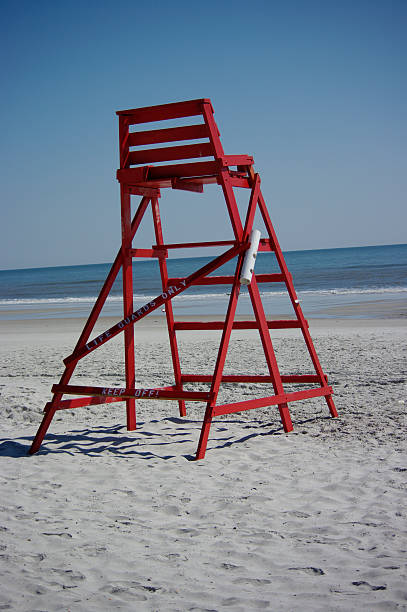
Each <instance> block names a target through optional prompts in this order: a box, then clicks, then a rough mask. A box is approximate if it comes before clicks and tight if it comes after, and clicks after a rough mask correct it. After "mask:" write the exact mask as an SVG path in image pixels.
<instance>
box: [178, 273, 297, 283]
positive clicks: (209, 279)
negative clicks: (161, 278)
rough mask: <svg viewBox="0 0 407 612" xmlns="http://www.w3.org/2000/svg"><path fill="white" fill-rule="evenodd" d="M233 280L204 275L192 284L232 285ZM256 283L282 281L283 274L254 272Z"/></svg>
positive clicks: (227, 277) (226, 277) (231, 278)
mask: <svg viewBox="0 0 407 612" xmlns="http://www.w3.org/2000/svg"><path fill="white" fill-rule="evenodd" d="M180 280H181V278H169V279H168V283H169V284H177V283H179V281H180ZM234 280H235V277H234V276H229V275H228V276H204V277H202V278H198V279H197V280H196V281H195V282H193V283H192V284H193V285H232V284H233V281H234ZM256 281H257V282H258V283H284V282H285V279H284V275H283V274H256Z"/></svg>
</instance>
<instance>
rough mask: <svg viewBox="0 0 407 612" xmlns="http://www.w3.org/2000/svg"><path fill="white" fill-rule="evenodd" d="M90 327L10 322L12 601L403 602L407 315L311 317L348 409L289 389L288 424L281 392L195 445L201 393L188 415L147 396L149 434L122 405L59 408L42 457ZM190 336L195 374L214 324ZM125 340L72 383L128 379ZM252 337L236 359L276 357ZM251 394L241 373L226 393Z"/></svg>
mask: <svg viewBox="0 0 407 612" xmlns="http://www.w3.org/2000/svg"><path fill="white" fill-rule="evenodd" d="M145 321H147V323H145V324H144V325H141V324H140V328H138V327H137V328H136V331H137V345H138V346H139V347H140V348H139V350H138V363H139V372H138V383H139V384H140V385H143V386H161V385H164V384H171V383H172V376H171V366H170V361H169V351H168V343H167V340H166V337H165V336H164V335H163V330H162V327H161V322H160V320H159V319H154V318H152V319H151V320H149V319H146V320H145ZM109 324H110V321H106V319H105V320H102V326H101V327H100V329H105V328H106V329H107V328H108V327H109ZM80 329H81V324H80V322H79V321H78V320H64V321H58V320H43V321H21V322H8V323H5V322H2V323H0V334H1V340H2V344H1V353H0V354H1V381H0V382H1V397H0V413H1V417H2V420H1V422H2V425H3V433H2V436H1V438H0V463H1V489H0V491H1V501H0V508H1V514H0V575H1V579H0V581H1V588H0V610H13V611H18V612H20V611H24V612H35V611H47V612H51V611H57V610H58V611H60V610H61V611H68V610H69V611H71V612H78V611H82V612H92V611H95V612H100V611H110V610H124V611H129V612H130V611H132V612H133V611H137V612H138V611H144V610H146V611H160V612H161V611H165V612H167V611H168V612H171V611H182V612H184V611H194V612H196V611H204V610H208V611H209V610H211V611H213V610H216V611H220V610H222V611H223V610H230V611H233V612H235V611H236V612H237V611H242V612H247V611H251V610H272V611H277V612H280V611H287V612H292V611H305V612H306V611H309V612H315V611H324V612H326V611H337V610H338V611H339V610H340V611H344V612H345V611H346V612H347V611H353V610H355V611H356V610H366V611H373V610H383V611H386V612H387V611H391V610H407V580H406V567H407V524H406V502H407V498H406V497H407V496H406V475H407V460H406V445H405V433H406V408H407V393H406V387H407V384H406V382H407V359H406V357H407V326H406V320H405V319H404V320H397V319H393V320H387V321H380V320H376V321H372V320H370V321H348V322H343V321H342V322H341V321H321V322H318V321H315V322H312V321H311V331H312V335H313V338H314V340H315V344H316V348H317V351H318V354H319V356H320V359H321V362H322V365H323V367H324V369H325V371H326V373H327V374H328V376H329V379H330V383H331V384H332V385H333V386H334V389H335V402H336V405H337V408H338V411H339V413H340V418H339V419H331V418H330V417H329V414H328V410H327V407H326V404H325V401H324V400H323V399H315V400H308V401H304V402H298V403H294V404H291V405H290V410H291V414H292V418H293V421H294V427H295V429H294V432H292V433H290V434H288V435H286V434H284V432H283V430H282V427H281V424H280V421H279V418H278V412H277V410H276V409H275V408H269V409H260V410H252V411H248V412H245V413H238V414H233V415H230V416H228V417H224V418H218V419H216V421H215V422H214V424H213V426H212V429H211V434H210V439H209V444H208V451H207V454H206V457H205V459H204V460H203V461H199V462H194V461H189V460H188V458H189V457H190V456H191V455H193V454H194V452H195V450H196V446H197V442H198V437H199V431H200V424H201V420H202V416H203V411H204V405H203V404H193V405H190V407H189V409H188V416H187V417H186V418H185V419H180V418H179V417H178V416H177V404H176V403H175V402H157V401H156V402H153V401H149V402H139V404H138V419H139V429H138V430H137V431H135V432H127V431H126V429H125V414H124V404H112V405H110V407H107V408H102V407H93V408H80V409H77V410H75V411H61V412H59V413H57V415H56V418H55V419H54V421H53V423H52V424H51V427H50V430H49V433H48V435H47V437H46V439H45V442H44V444H43V447H42V449H41V451H40V452H39V453H38V454H37V455H35V456H32V457H28V456H26V452H27V450H28V448H29V446H30V443H31V440H32V437H33V435H34V434H35V432H36V429H37V427H38V424H39V422H40V419H41V411H42V408H43V405H44V403H45V401H47V400H48V399H50V387H51V385H52V384H53V383H56V382H58V379H59V376H60V374H61V373H62V369H63V368H62V361H61V360H62V358H63V357H65V356H67V355H68V354H69V353H70V352H71V350H72V348H73V345H74V343H75V341H76V339H77V336H78V332H79V331H80ZM178 337H179V338H180V341H181V355H182V361H183V363H184V364H186V365H185V367H184V368H183V371H184V372H185V373H192V372H198V371H200V372H203V373H210V371H211V368H212V367H213V362H214V359H215V356H216V347H217V341H216V338H217V337H218V335H217V334H216V333H213V334H206V335H205V339H204V340H202V339H199V338H198V333H195V334H194V333H189V332H183V333H182V335H181V332H180V333H179V334H178ZM275 337H276V342H275V345H276V350H277V355H278V359H279V363H280V366H281V371H282V373H297V372H302V373H306V372H312V368H311V366H310V363H309V361H306V360H305V357H306V353H305V352H304V347H303V342H302V340H301V338H300V336H299V332H298V331H297V330H291V331H289V332H284V333H283V332H279V333H278V334H275ZM200 338H202V336H200ZM121 342H122V338H118V339H115V340H113V341H112V342H111V343H108V344H107V345H105V346H104V347H103V348H101V349H99V350H97V351H95V352H94V353H92V355H89V356H88V357H87V358H85V359H83V360H82V362H81V363H80V366H79V368H78V372H79V375H78V376H77V377H75V378H74V379H73V382H75V383H77V384H94V385H105V384H106V385H109V386H115V385H119V386H120V385H122V383H123V378H122V363H121V360H120V358H119V356H121V354H122V351H121V347H122V344H121ZM257 349H258V342H257V338H256V337H255V336H254V334H253V332H239V333H234V334H233V345H232V350H231V358H230V359H228V361H227V364H226V370H227V371H229V372H235V371H238V372H243V371H244V365H245V364H249V366H248V370H249V371H250V372H251V373H266V370H265V364H264V358H263V357H262V354H261V352H260V351H259V350H257ZM246 372H247V370H246ZM194 388H195V389H197V388H202V389H206V388H207V387H206V386H205V385H200V386H195V387H194ZM263 393H264V392H263ZM256 394H259V395H260V394H262V392H261V391H260V393H259V391H258V386H256V385H249V384H245V385H227V386H225V389H224V391H222V397H223V399H222V398H221V401H224V400H226V401H232V400H234V399H236V400H238V399H248V398H250V397H255V396H256Z"/></svg>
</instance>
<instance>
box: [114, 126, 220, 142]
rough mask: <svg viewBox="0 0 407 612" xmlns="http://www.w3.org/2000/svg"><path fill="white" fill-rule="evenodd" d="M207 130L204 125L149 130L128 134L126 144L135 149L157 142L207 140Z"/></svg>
mask: <svg viewBox="0 0 407 612" xmlns="http://www.w3.org/2000/svg"><path fill="white" fill-rule="evenodd" d="M208 136H209V134H208V128H207V127H206V125H205V124H204V123H199V124H197V125H184V126H182V127H175V128H167V129H163V130H149V131H145V132H130V134H129V135H128V137H127V141H126V144H127V146H129V147H137V146H141V145H146V144H157V143H159V142H176V141H178V140H195V139H197V138H208Z"/></svg>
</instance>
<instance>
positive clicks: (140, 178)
mask: <svg viewBox="0 0 407 612" xmlns="http://www.w3.org/2000/svg"><path fill="white" fill-rule="evenodd" d="M148 170H149V166H143V167H142V168H120V170H118V171H117V173H116V177H117V180H118V181H119V183H125V184H126V185H137V184H138V183H144V182H145V181H147V175H148Z"/></svg>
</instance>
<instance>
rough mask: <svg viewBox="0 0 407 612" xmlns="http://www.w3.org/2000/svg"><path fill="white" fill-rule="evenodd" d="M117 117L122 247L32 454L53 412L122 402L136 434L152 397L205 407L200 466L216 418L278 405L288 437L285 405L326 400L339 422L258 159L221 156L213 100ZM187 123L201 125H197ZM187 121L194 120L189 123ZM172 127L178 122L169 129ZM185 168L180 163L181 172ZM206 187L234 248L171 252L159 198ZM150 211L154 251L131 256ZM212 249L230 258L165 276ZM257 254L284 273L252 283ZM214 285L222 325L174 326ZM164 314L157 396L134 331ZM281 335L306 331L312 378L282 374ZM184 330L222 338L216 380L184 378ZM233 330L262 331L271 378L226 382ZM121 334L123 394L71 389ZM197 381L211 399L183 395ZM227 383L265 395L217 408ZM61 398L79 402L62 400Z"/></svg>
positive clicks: (183, 245)
mask: <svg viewBox="0 0 407 612" xmlns="http://www.w3.org/2000/svg"><path fill="white" fill-rule="evenodd" d="M117 115H118V116H119V140H120V169H119V170H118V172H117V178H118V181H119V183H120V195H121V226H122V244H121V248H120V249H119V252H118V254H117V257H116V259H115V261H114V263H113V265H112V267H111V270H110V272H109V274H108V277H107V279H106V281H105V283H104V285H103V288H102V290H101V292H100V294H99V297H98V298H97V300H96V303H95V305H94V307H93V309H92V312H91V314H90V316H89V318H88V320H87V323H86V324H85V327H84V329H83V331H82V334H81V336H80V338H79V340H78V342H77V344H76V346H75V349H74V350H73V352H72V354H71V355H69V356H68V357H67V358H66V359H65V360H64V363H65V371H64V373H63V375H62V377H61V380H60V382H59V384H57V385H54V386H53V387H52V392H53V397H52V400H51V401H50V402H48V403H47V404H46V406H45V408H44V412H45V414H44V418H43V420H42V423H41V425H40V427H39V429H38V432H37V434H36V436H35V438H34V441H33V443H32V446H31V449H30V451H29V452H30V453H35V452H36V451H37V450H38V449H39V448H40V446H41V443H42V441H43V439H44V436H45V434H46V432H47V430H48V427H49V425H50V423H51V421H52V419H53V417H54V415H55V412H56V411H57V410H63V409H67V408H68V409H70V408H78V407H81V406H90V405H95V404H106V403H109V402H118V401H125V402H126V411H127V429H128V430H134V429H136V409H135V400H136V398H137V399H140V400H142V399H143V400H148V399H149V398H154V399H162V400H176V401H177V402H178V404H179V412H180V415H181V416H185V415H186V408H185V402H189V401H196V402H204V403H205V404H206V410H205V415H204V419H203V424H202V430H201V435H200V439H199V444H198V449H197V452H196V459H202V458H203V457H204V455H205V451H206V446H207V441H208V436H209V432H210V427H211V422H212V419H213V418H214V417H216V416H219V415H224V414H230V413H234V412H240V411H243V410H250V409H253V408H260V407H266V406H277V408H278V410H279V412H280V418H281V422H282V424H283V427H284V431H285V432H289V431H291V430H292V429H293V426H292V422H291V417H290V412H289V409H288V404H289V403H290V402H293V401H296V400H303V399H307V398H314V397H324V398H325V400H326V403H327V405H328V408H329V411H330V414H331V416H333V417H336V416H338V415H337V411H336V408H335V405H334V402H333V399H332V392H333V391H332V388H331V387H330V386H329V385H328V381H327V377H326V375H325V374H324V372H323V370H322V367H321V364H320V362H319V359H318V356H317V353H316V351H315V348H314V344H313V342H312V339H311V335H310V333H309V329H308V323H307V321H306V320H305V318H304V315H303V312H302V309H301V306H300V304H299V301H298V298H297V295H296V293H295V290H294V286H293V282H292V277H291V275H290V273H289V272H288V269H287V266H286V263H285V260H284V257H283V254H282V251H281V248H280V246H279V243H278V240H277V237H276V234H275V231H274V228H273V225H272V223H271V219H270V216H269V213H268V210H267V207H266V203H265V201H264V198H263V195H262V192H261V189H260V177H259V175H258V174H256V173H255V171H254V167H253V158H252V157H250V156H248V155H225V153H224V151H223V148H222V144H221V141H220V137H219V131H218V128H217V125H216V123H215V120H214V117H213V108H212V105H211V102H210V100H209V99H200V100H190V101H187V102H178V103H174V104H163V105H160V106H151V107H146V108H136V109H131V110H125V111H118V113H117ZM191 117H194V118H196V120H194V121H193V124H192V125H191V120H190V118H191ZM186 118H188V121H187V120H186ZM175 119H176V120H177V121H178V123H179V125H177V126H175V127H174V126H173V125H172V127H168V121H169V120H175ZM151 122H154V124H156V123H157V122H162V123H161V124H160V127H158V128H157V127H156V126H154V127H155V129H149V130H145V129H143V130H137V126H139V125H140V124H145V123H151ZM172 123H174V122H173V121H172ZM166 125H167V127H166ZM161 126H162V127H161ZM183 141H188V144H185V143H184V144H176V145H174V144H173V143H175V142H176V143H180V142H181V143H182V142H183ZM191 141H192V144H191ZM156 145H159V146H156ZM163 145H167V146H163ZM143 147H147V148H143ZM199 158H205V160H204V161H202V160H201V161H196V160H197V159H199ZM181 160H182V161H181ZM180 161H181V163H177V162H180ZM173 162H175V163H173ZM207 184H217V185H219V186H220V187H221V189H222V191H223V195H224V199H225V203H226V207H227V212H228V216H229V219H230V222H231V226H232V231H233V240H223V241H212V242H210V241H209V242H194V243H190V242H187V243H185V242H184V243H177V244H166V243H165V242H164V239H163V232H162V227H161V218H160V210H159V198H160V197H161V189H167V188H172V189H182V190H186V191H190V192H196V193H201V192H202V191H203V186H204V185H207ZM234 189H246V190H247V191H248V193H249V198H248V200H249V201H248V206H247V212H246V215H245V218H244V219H242V218H241V216H240V214H239V210H238V206H237V203H236V198H235V192H234ZM132 196H141V201H140V203H139V205H138V208H137V209H136V212H135V214H134V217H133V219H132V218H131V197H132ZM197 197H199V196H197ZM148 208H150V209H151V212H152V218H153V224H154V233H155V241H156V243H155V244H153V245H152V247H151V249H140V248H134V247H133V239H134V237H135V235H136V234H137V230H138V228H139V226H140V222H141V220H142V218H143V216H144V214H145V213H146V211H147V209H148ZM257 210H258V211H259V212H260V215H261V217H262V220H263V224H264V226H265V232H266V235H265V236H264V237H263V238H260V233H259V232H258V231H257V230H256V229H254V228H253V222H254V217H255V213H256V211H257ZM213 246H217V247H222V248H225V249H226V250H225V251H224V252H223V253H222V254H221V255H219V256H218V257H216V258H214V259H213V260H212V261H210V262H209V263H208V264H206V265H205V266H203V267H202V268H200V269H199V270H197V271H196V272H194V273H193V274H191V275H189V276H187V277H185V278H169V277H168V272H167V263H166V259H167V257H168V251H169V250H170V249H180V248H183V249H184V248H188V249H189V248H195V247H213ZM257 251H260V252H261V251H268V252H271V253H273V254H274V256H275V259H276V262H277V264H278V268H279V272H278V273H273V274H272V273H270V274H258V275H257V276H256V273H255V259H256V254H257ZM137 257H144V258H145V257H151V258H156V259H157V260H158V266H159V270H160V274H161V281H162V293H161V294H160V295H158V296H157V297H156V298H155V299H153V300H150V301H149V302H148V303H146V304H145V305H144V306H143V307H142V308H139V309H138V310H134V308H133V265H132V264H133V258H137ZM233 258H237V263H236V269H235V273H234V275H232V276H210V274H211V273H212V272H214V271H215V270H217V269H218V268H220V267H221V266H222V265H223V264H225V263H226V262H228V261H230V260H232V259H233ZM120 269H121V270H122V276H123V307H124V316H123V319H122V320H120V321H118V322H117V323H116V324H115V325H114V326H113V327H111V328H110V329H108V330H106V331H105V332H103V333H102V334H99V335H98V336H96V337H94V338H90V337H91V333H92V330H93V328H94V326H95V323H96V321H97V319H98V317H99V314H100V312H101V310H102V307H103V305H104V303H105V301H106V298H107V296H108V295H109V292H110V290H111V288H112V285H113V283H114V281H115V279H116V277H117V275H118V273H119V271H120ZM136 272H137V270H136ZM258 283H282V284H283V285H285V288H286V290H287V292H288V296H289V298H290V301H291V304H292V307H293V310H294V315H295V318H293V319H289V320H267V319H266V316H265V313H264V309H263V304H262V300H261V297H260V292H259V288H258ZM210 284H225V285H229V286H230V287H231V289H230V298H229V303H228V308H227V312H226V316H225V320H224V321H212V322H199V321H196V322H184V321H175V319H174V314H173V308H172V299H173V298H174V297H175V296H177V295H179V294H180V293H182V292H183V291H186V290H187V289H188V287H191V286H192V285H210ZM241 284H244V285H247V288H248V294H249V297H250V301H251V304H252V307H253V313H254V320H252V321H235V313H236V307H237V303H238V298H239V292H240V287H241ZM163 306H165V316H166V321H167V326H168V332H169V342H170V349H171V356H172V364H173V370H174V384H172V385H170V386H168V387H159V388H151V389H140V388H135V380H136V376H135V346H134V344H135V343H134V325H136V324H137V322H138V321H140V320H141V319H143V318H144V317H145V316H147V315H149V314H150V313H151V312H154V311H155V310H157V309H158V308H160V307H161V308H162V307H163ZM284 328H298V329H299V330H301V332H302V336H303V339H304V341H305V345H306V348H307V350H308V352H309V355H310V358H311V361H312V364H313V367H314V370H315V374H295V375H290V374H288V375H281V374H280V371H279V367H278V364H277V359H276V355H275V352H274V347H273V343H272V340H271V336H270V330H273V329H284ZM187 329H193V330H208V329H217V330H221V331H222V334H221V339H220V345H219V349H218V354H217V359H216V365H215V368H214V371H213V372H212V373H208V374H205V375H204V374H185V373H183V371H182V369H181V363H180V358H179V352H178V344H177V334H176V332H178V331H181V330H187ZM233 329H257V330H258V332H259V335H260V340H261V345H262V349H263V351H264V355H265V358H266V363H267V367H268V371H269V374H268V375H266V376H265V375H247V374H235V375H230V374H229V375H225V374H223V369H224V364H225V359H226V354H227V351H228V346H229V340H230V336H231V332H232V330H233ZM121 333H123V336H124V350H125V380H126V382H125V387H122V388H118V387H115V388H110V387H106V386H105V387H103V386H101V387H89V386H76V385H71V384H69V383H70V379H71V377H72V375H73V373H74V370H75V367H76V364H77V363H78V361H79V360H81V359H83V358H84V357H86V356H88V355H89V354H90V353H92V352H93V351H95V350H97V349H98V348H99V347H100V346H102V345H103V344H105V343H106V342H109V340H111V339H112V338H113V337H115V336H116V335H118V334H121ZM195 382H198V383H202V382H204V383H208V384H209V385H210V388H209V390H208V391H207V392H203V391H189V390H186V389H184V385H185V384H186V383H195ZM228 382H229V383H230V382H233V383H244V382H251V383H263V384H264V386H265V388H266V389H267V391H266V394H265V395H263V396H262V397H257V398H255V399H249V400H244V401H240V402H235V403H231V404H221V405H220V404H217V398H218V392H219V389H220V385H221V384H222V383H228ZM292 383H298V384H300V385H306V386H307V388H306V389H304V388H301V390H299V391H290V392H287V391H286V390H285V389H284V384H292ZM310 385H311V386H310ZM270 386H271V387H272V390H271V388H270ZM271 391H272V392H271ZM65 395H67V396H79V397H75V398H69V397H68V398H67V399H64V396H65Z"/></svg>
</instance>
